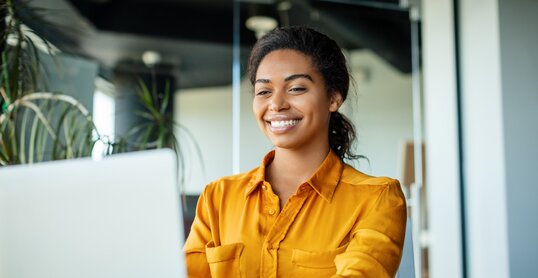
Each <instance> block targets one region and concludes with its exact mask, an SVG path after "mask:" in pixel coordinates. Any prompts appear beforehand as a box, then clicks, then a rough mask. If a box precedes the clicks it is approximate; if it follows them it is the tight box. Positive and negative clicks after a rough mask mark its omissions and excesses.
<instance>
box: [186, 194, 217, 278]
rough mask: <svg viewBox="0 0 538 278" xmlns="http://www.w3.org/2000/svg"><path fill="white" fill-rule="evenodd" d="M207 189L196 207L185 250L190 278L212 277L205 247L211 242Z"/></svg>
mask: <svg viewBox="0 0 538 278" xmlns="http://www.w3.org/2000/svg"><path fill="white" fill-rule="evenodd" d="M206 191H207V188H206V189H205V190H204V192H203V193H202V194H201V195H200V198H199V199H198V204H197V205H196V216H195V218H194V221H193V223H192V226H191V231H190V233H189V236H188V237H187V240H186V241H185V246H184V247H183V250H184V252H185V258H186V261H187V273H188V276H189V277H211V274H210V271H209V264H208V262H207V257H206V251H205V246H206V244H207V243H208V242H209V241H211V229H210V225H209V223H210V217H209V211H208V207H207V205H208V202H207V196H206V194H207V193H206Z"/></svg>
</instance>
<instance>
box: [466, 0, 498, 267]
mask: <svg viewBox="0 0 538 278" xmlns="http://www.w3.org/2000/svg"><path fill="white" fill-rule="evenodd" d="M459 16H460V26H461V34H460V40H461V42H460V51H461V59H460V63H461V90H462V91H461V97H462V112H461V113H462V132H463V142H462V144H463V153H464V155H463V161H464V172H463V177H464V187H465V210H466V211H465V212H466V218H467V219H466V222H465V225H466V234H467V243H468V244H467V258H468V259H467V263H468V274H469V276H470V277H508V276H509V265H508V235H507V232H508V231H507V214H506V210H507V206H506V176H505V152H504V134H503V118H502V117H503V114H502V113H503V111H502V87H501V61H500V38H499V18H498V16H499V7H498V3H497V0H481V1H463V2H462V5H461V8H460V14H459Z"/></svg>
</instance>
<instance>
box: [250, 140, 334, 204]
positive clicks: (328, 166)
mask: <svg viewBox="0 0 538 278" xmlns="http://www.w3.org/2000/svg"><path fill="white" fill-rule="evenodd" d="M274 157H275V151H274V150H272V151H270V152H269V153H267V154H266V155H265V157H264V158H263V160H262V163H261V165H260V167H258V169H257V170H256V171H255V172H254V174H253V175H252V179H251V180H250V183H249V184H248V186H247V188H246V191H245V197H247V196H248V195H250V194H251V193H252V192H254V191H255V189H257V188H258V187H259V186H261V185H262V184H263V182H264V181H265V169H266V167H267V166H268V165H269V164H270V163H271V162H272V161H273V158H274ZM343 170H344V163H343V162H342V161H341V160H340V158H339V157H338V156H337V155H336V154H335V153H334V152H333V151H332V150H330V151H329V154H328V155H327V157H325V160H323V162H322V163H321V165H320V166H319V167H318V169H317V170H316V172H314V174H313V175H312V176H311V177H310V178H309V179H308V180H307V181H306V184H308V185H310V186H311V187H312V189H314V191H315V192H316V193H317V194H318V195H320V196H321V197H322V198H323V199H325V200H326V201H327V202H330V201H331V199H332V196H333V194H334V191H335V189H336V186H337V185H338V182H339V181H340V177H341V176H342V171H343Z"/></svg>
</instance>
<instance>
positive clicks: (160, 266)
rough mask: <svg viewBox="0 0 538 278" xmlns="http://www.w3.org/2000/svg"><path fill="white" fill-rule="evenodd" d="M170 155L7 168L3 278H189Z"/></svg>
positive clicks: (1, 192)
mask: <svg viewBox="0 0 538 278" xmlns="http://www.w3.org/2000/svg"><path fill="white" fill-rule="evenodd" d="M175 171H176V163H175V156H174V153H173V152H172V151H171V150H156V151H144V152H137V153H129V154H120V155H114V156H111V157H109V158H106V159H104V160H101V161H92V160H90V159H78V160H65V161H57V162H46V163H40V164H34V165H32V166H9V167H1V168H0V277H1V278H4V277H5V278H7V277H9V278H19V277H20V278H23V277H24V278H26V277H32V278H33V277H39V278H45V277H54V278H73V277H77V278H81V277H115V278H116V277H129V278H132V277H174V278H177V277H184V276H185V273H186V270H185V265H184V256H183V252H182V247H183V239H184V235H183V219H182V214H181V204H180V198H179V193H178V190H177V183H176V175H175V173H176V172H175Z"/></svg>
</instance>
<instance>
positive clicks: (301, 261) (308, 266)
mask: <svg viewBox="0 0 538 278" xmlns="http://www.w3.org/2000/svg"><path fill="white" fill-rule="evenodd" d="M346 247H347V244H346V245H344V246H341V247H338V248H337V249H334V250H330V251H321V252H319V251H317V252H313V251H306V250H301V249H293V252H292V256H291V261H292V264H293V277H302V278H304V277H330V276H331V275H334V274H336V265H335V264H334V258H335V257H336V255H338V254H341V253H343V252H344V251H345V250H346Z"/></svg>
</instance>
